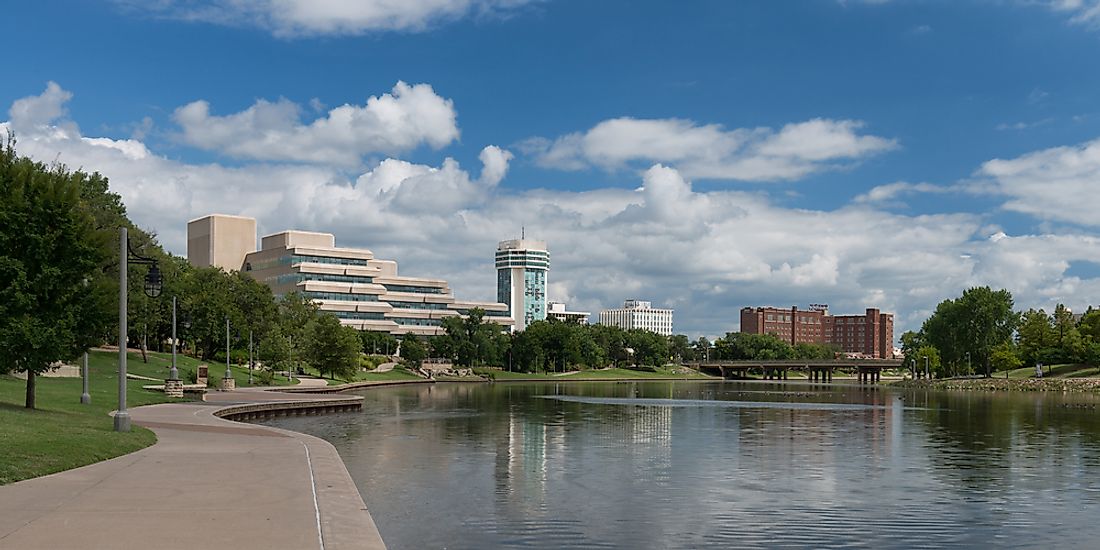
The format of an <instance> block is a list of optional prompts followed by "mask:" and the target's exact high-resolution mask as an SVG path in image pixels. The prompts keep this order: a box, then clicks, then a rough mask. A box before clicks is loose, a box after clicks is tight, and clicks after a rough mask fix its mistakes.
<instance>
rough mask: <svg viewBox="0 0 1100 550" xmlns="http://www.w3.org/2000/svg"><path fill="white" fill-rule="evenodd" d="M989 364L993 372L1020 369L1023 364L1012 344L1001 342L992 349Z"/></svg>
mask: <svg viewBox="0 0 1100 550" xmlns="http://www.w3.org/2000/svg"><path fill="white" fill-rule="evenodd" d="M990 363H991V364H992V365H993V369H994V370H998V371H1009V370H1015V369H1018V368H1020V366H1021V365H1023V364H1024V362H1023V361H1021V360H1020V356H1019V355H1018V354H1017V353H1016V346H1015V345H1014V344H1013V343H1012V342H1003V343H1001V344H1000V345H998V346H997V347H995V348H993V354H992V355H991V356H990Z"/></svg>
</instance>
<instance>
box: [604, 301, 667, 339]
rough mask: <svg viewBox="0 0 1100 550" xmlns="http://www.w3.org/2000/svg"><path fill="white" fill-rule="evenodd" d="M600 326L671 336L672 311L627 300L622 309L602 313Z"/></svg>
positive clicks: (650, 304)
mask: <svg viewBox="0 0 1100 550" xmlns="http://www.w3.org/2000/svg"><path fill="white" fill-rule="evenodd" d="M600 324H601V325H610V326H615V327H619V328H621V329H626V330H630V329H635V328H640V329H645V330H649V331H653V332H656V333H657V334H663V335H665V336H671V335H672V310H671V309H661V308H654V307H653V304H652V303H650V302H643V301H641V300H627V301H626V302H623V307H621V308H618V309H605V310H603V311H601V312H600Z"/></svg>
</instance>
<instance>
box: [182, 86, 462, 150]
mask: <svg viewBox="0 0 1100 550" xmlns="http://www.w3.org/2000/svg"><path fill="white" fill-rule="evenodd" d="M301 113H302V109H301V108H300V107H299V106H298V105H296V104H294V103H292V102H290V101H287V100H285V99H281V100H279V101H276V102H269V101H264V100H260V101H257V102H256V103H255V104H254V105H252V106H251V107H249V108H248V109H246V110H244V111H241V112H239V113H235V114H231V115H226V116H214V115H211V114H210V105H209V104H208V103H207V102H206V101H195V102H193V103H189V104H187V105H184V106H183V107H180V108H178V109H176V111H175V113H174V114H173V116H172V118H173V120H175V122H176V123H178V124H179V125H180V127H181V128H182V130H183V133H182V136H181V137H182V139H183V141H185V142H186V143H188V144H189V145H192V146H194V147H197V148H200V149H205V150H208V151H218V152H223V153H225V154H227V155H230V156H233V157H236V158H246V159H256V160H275V161H303V162H319V163H331V164H339V165H343V166H356V165H358V164H359V162H360V159H361V158H362V157H363V156H364V155H367V154H371V153H387V154H394V153H400V152H404V151H408V150H410V149H412V148H414V147H416V146H418V145H421V144H427V145H430V146H431V147H433V148H436V149H438V148H440V147H443V146H445V145H447V144H449V143H451V142H453V141H454V140H456V139H458V137H459V130H458V125H457V123H456V120H455V119H456V117H457V115H456V113H455V109H454V104H453V102H452V101H451V100H449V99H445V98H443V97H440V96H439V95H438V94H436V93H435V90H433V89H432V87H431V86H430V85H428V84H416V85H412V86H410V85H408V84H406V83H404V82H398V83H397V85H395V86H394V87H393V91H392V92H391V93H388V94H383V95H381V96H373V97H370V98H369V99H367V102H366V104H365V105H363V106H357V105H342V106H340V107H336V108H335V109H332V110H330V111H328V113H327V114H326V115H325V116H324V117H321V118H318V119H316V120H314V121H312V122H310V123H309V124H303V123H302V121H301Z"/></svg>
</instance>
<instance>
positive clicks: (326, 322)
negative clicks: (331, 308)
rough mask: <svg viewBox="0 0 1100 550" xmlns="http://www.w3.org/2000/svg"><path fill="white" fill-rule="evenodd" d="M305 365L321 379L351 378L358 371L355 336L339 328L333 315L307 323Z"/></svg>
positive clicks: (341, 326) (354, 332) (358, 349)
mask: <svg viewBox="0 0 1100 550" xmlns="http://www.w3.org/2000/svg"><path fill="white" fill-rule="evenodd" d="M310 326H311V330H310V334H309V343H308V344H307V345H306V346H305V351H306V362H307V363H309V365H310V366H312V367H313V368H315V369H317V371H318V372H320V373H321V375H322V376H324V375H325V374H326V373H327V374H328V375H329V377H330V378H336V377H337V376H339V377H340V378H343V379H348V378H351V377H352V376H354V375H355V373H356V372H357V371H358V369H359V353H360V344H359V335H358V334H356V331H355V329H354V328H351V327H346V326H343V325H341V324H340V320H339V319H337V318H336V317H335V316H334V315H321V316H319V317H318V318H317V320H316V321H314V322H313V323H311V325H310Z"/></svg>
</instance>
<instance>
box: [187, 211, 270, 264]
mask: <svg viewBox="0 0 1100 550" xmlns="http://www.w3.org/2000/svg"><path fill="white" fill-rule="evenodd" d="M254 250H256V219H255V218H246V217H244V216H227V215H225V214H214V215H212V216H205V217H202V218H198V219H195V220H191V221H189V222H187V259H188V261H190V262H191V265H193V266H197V267H204V266H210V265H213V266H217V267H220V268H222V269H224V270H226V271H233V270H236V269H240V268H241V265H243V264H244V257H245V255H246V254H248V253H249V252H252V251H254Z"/></svg>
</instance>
